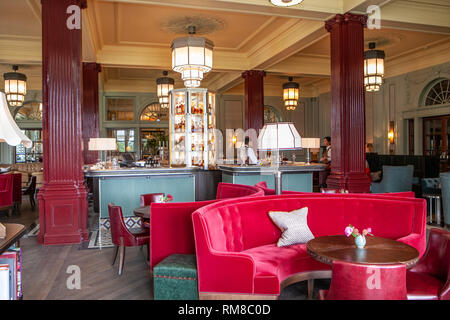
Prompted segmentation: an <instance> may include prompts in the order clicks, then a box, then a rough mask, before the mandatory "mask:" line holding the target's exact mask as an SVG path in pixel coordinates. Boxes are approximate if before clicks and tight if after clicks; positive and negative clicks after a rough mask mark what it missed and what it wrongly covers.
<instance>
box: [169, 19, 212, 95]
mask: <svg viewBox="0 0 450 320" xmlns="http://www.w3.org/2000/svg"><path fill="white" fill-rule="evenodd" d="M195 32H196V31H195V26H190V27H189V35H190V36H188V37H184V38H177V39H175V40H173V42H172V46H171V48H172V69H173V70H174V71H176V72H179V73H181V79H182V80H183V81H184V85H185V87H187V88H197V87H199V86H200V82H201V81H202V80H203V75H204V74H205V73H207V72H209V71H211V69H212V64H213V53H212V51H213V47H214V44H213V42H212V41H210V40H208V39H206V38H200V37H193V36H192V35H194V34H195Z"/></svg>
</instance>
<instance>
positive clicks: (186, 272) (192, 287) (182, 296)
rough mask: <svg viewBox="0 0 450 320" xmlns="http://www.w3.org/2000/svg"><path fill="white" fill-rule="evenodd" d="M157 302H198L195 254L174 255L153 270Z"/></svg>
mask: <svg viewBox="0 0 450 320" xmlns="http://www.w3.org/2000/svg"><path fill="white" fill-rule="evenodd" d="M153 295H154V298H155V300H198V286H197V261H196V259H195V255H193V254H173V255H170V256H168V257H167V258H165V259H164V260H163V261H161V262H160V263H158V264H157V265H156V266H155V267H154V268H153Z"/></svg>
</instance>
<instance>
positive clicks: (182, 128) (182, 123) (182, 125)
mask: <svg viewBox="0 0 450 320" xmlns="http://www.w3.org/2000/svg"><path fill="white" fill-rule="evenodd" d="M181 130H182V131H184V119H183V121H182V122H181Z"/></svg>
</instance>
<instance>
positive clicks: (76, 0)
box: [41, 0, 87, 9]
mask: <svg viewBox="0 0 450 320" xmlns="http://www.w3.org/2000/svg"><path fill="white" fill-rule="evenodd" d="M44 1H46V0H41V5H42V2H44ZM73 4H75V5H77V6H79V7H80V8H81V9H86V8H87V0H73Z"/></svg>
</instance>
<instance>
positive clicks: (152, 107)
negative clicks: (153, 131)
mask: <svg viewBox="0 0 450 320" xmlns="http://www.w3.org/2000/svg"><path fill="white" fill-rule="evenodd" d="M139 119H140V120H141V121H149V122H155V121H168V120H169V118H168V109H162V108H161V106H160V104H159V103H157V102H155V103H151V104H149V105H148V106H146V107H145V108H144V110H142V112H141V116H140V118H139Z"/></svg>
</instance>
